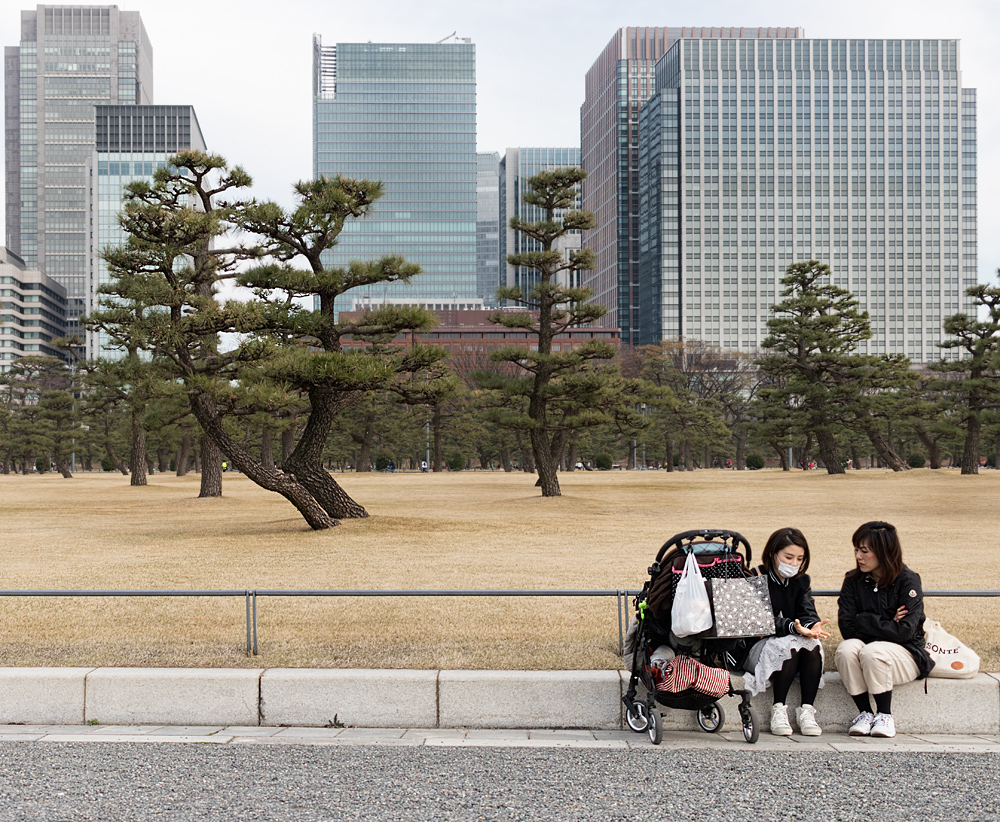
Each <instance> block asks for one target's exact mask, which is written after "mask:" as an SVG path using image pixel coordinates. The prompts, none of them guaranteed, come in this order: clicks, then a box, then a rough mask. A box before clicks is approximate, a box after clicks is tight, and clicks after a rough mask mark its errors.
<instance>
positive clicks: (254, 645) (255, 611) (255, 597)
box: [253, 591, 257, 656]
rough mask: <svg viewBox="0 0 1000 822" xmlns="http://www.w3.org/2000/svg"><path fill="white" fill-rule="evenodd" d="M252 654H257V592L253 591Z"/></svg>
mask: <svg viewBox="0 0 1000 822" xmlns="http://www.w3.org/2000/svg"><path fill="white" fill-rule="evenodd" d="M253 655H254V656H257V592H256V591H254V592H253Z"/></svg>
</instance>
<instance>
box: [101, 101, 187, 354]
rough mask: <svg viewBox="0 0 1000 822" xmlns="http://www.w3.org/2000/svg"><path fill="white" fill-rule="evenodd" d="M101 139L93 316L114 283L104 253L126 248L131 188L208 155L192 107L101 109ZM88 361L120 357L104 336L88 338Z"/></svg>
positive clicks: (115, 107)
mask: <svg viewBox="0 0 1000 822" xmlns="http://www.w3.org/2000/svg"><path fill="white" fill-rule="evenodd" d="M95 121H96V140H95V143H94V145H93V146H92V147H91V158H90V161H89V166H88V167H89V178H90V181H91V186H90V190H89V191H90V199H89V201H88V211H89V216H90V222H91V227H92V234H91V240H90V254H89V260H88V264H89V269H88V277H87V282H88V286H89V290H88V294H87V313H90V312H91V311H94V310H96V309H97V308H98V297H99V295H98V291H97V290H98V288H100V286H102V285H104V284H105V283H107V282H108V281H109V279H110V278H109V275H108V267H107V264H106V263H105V262H104V260H103V259H102V258H101V252H102V251H103V250H104V249H105V248H108V247H109V246H112V247H113V246H117V245H121V244H122V243H124V242H125V240H126V237H125V234H124V232H123V231H122V229H121V226H120V225H119V224H118V214H119V212H120V211H121V207H122V197H123V195H124V192H125V186H126V185H128V184H129V183H131V182H134V181H137V180H145V181H148V182H152V179H153V172H155V171H156V169H157V168H162V167H164V166H166V164H167V158H168V157H169V156H170V155H171V154H176V153H177V152H178V151H181V150H184V149H196V150H199V151H205V150H206V146H205V139H204V137H203V136H202V133H201V127H200V126H199V125H198V118H197V116H196V115H195V113H194V109H193V108H192V107H191V106H144V105H142V106H134V105H130V106H121V105H119V106H97V107H96V111H95ZM86 342H87V357H88V359H95V358H97V357H114V356H116V355H117V354H118V353H119V352H116V351H114V350H113V348H112V347H111V346H110V345H109V342H108V339H107V335H106V334H104V333H103V332H96V331H88V332H87V334H86Z"/></svg>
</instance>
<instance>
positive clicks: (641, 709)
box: [625, 702, 649, 734]
mask: <svg viewBox="0 0 1000 822" xmlns="http://www.w3.org/2000/svg"><path fill="white" fill-rule="evenodd" d="M633 711H634V713H633ZM625 721H626V722H627V723H628V726H629V728H631V729H632V730H633V731H635V732H636V733H637V734H641V733H642V732H643V731H645V730H646V729H647V728H649V710H648V709H647V708H646V706H645V705H644V704H643V703H642V702H633V703H632V708H631V709H630V710H627V711H625Z"/></svg>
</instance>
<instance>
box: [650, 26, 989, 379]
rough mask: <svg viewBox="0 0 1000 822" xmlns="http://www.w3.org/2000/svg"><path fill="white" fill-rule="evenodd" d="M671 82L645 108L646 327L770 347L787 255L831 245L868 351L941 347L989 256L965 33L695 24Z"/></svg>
mask: <svg viewBox="0 0 1000 822" xmlns="http://www.w3.org/2000/svg"><path fill="white" fill-rule="evenodd" d="M656 88H657V90H656V93H655V95H654V97H653V98H652V99H651V100H650V101H649V103H648V104H647V105H646V106H645V107H644V108H643V110H642V113H641V115H640V123H639V130H640V145H639V157H640V160H639V168H640V206H639V208H640V212H641V215H642V218H641V232H640V254H641V264H640V304H641V306H642V315H641V320H640V322H641V327H642V333H641V336H640V341H641V342H642V343H653V342H656V341H658V340H660V339H669V338H674V337H680V336H682V337H686V338H689V339H696V340H703V341H705V342H708V343H711V344H713V345H718V346H721V347H723V348H726V349H740V350H744V351H753V350H755V349H757V348H758V347H759V346H760V345H761V343H762V342H763V340H764V339H765V337H766V336H767V327H766V323H767V320H768V318H769V316H770V313H769V312H770V308H771V306H772V305H773V304H775V303H776V302H777V301H778V300H779V299H780V284H779V280H780V278H781V277H782V275H783V274H784V271H785V269H786V267H787V266H788V265H789V264H791V263H793V262H800V261H805V260H810V259H816V260H820V261H821V262H825V263H827V264H829V265H830V268H831V270H832V281H833V284H835V285H837V286H840V287H842V288H845V289H848V290H850V291H851V292H852V293H853V294H854V295H855V296H856V297H857V298H858V300H859V301H860V303H861V307H862V308H863V309H866V310H867V311H868V312H869V314H870V317H871V324H872V333H873V336H872V339H871V340H869V341H868V342H867V343H863V344H862V345H861V351H862V353H871V354H905V355H906V356H908V357H909V358H910V359H911V360H912V361H914V362H929V361H933V360H937V359H939V358H940V357H941V356H942V351H941V350H940V349H939V348H938V347H937V346H938V343H940V342H941V341H942V339H943V330H942V322H943V320H944V318H945V317H947V316H949V315H951V314H954V313H956V312H958V311H965V312H969V313H974V309H973V306H972V304H971V301H970V300H969V298H967V297H966V296H965V289H966V288H967V287H969V286H971V285H974V284H975V283H976V266H977V260H976V220H977V218H976V94H975V90H974V89H969V88H964V87H963V86H962V75H961V68H960V62H959V43H958V41H956V40H818V39H814V40H806V39H799V40H786V41H780V40H778V41H766V40H756V41H754V40H720V39H715V40H710V39H707V40H701V41H694V40H681V41H679V42H677V43H676V44H675V45H674V46H673V47H672V48H671V49H670V50H669V51H668V52H667V53H666V54H665V55H664V57H663V58H662V59H661V60H660V61H659V62H658V63H657V67H656ZM945 353H946V354H948V355H949V356H951V355H953V354H954V355H957V354H955V352H945Z"/></svg>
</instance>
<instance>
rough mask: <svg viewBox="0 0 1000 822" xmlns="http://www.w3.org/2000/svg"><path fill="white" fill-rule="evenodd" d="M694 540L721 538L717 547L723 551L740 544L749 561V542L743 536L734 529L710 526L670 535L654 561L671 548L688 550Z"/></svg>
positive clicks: (733, 549) (735, 548) (737, 546)
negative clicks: (712, 527)
mask: <svg viewBox="0 0 1000 822" xmlns="http://www.w3.org/2000/svg"><path fill="white" fill-rule="evenodd" d="M694 540H706V541H710V540H722V544H720V545H719V547H720V548H721V549H722V550H724V551H725V550H729V551H738V550H739V548H740V547H741V546H742V548H743V550H744V552H745V553H746V563H747V565H749V564H750V562H751V549H750V543H749V542H748V541H747V538H746V537H745V536H743V535H742V534H740V533H738V532H736V531H729V530H722V529H718V530H717V529H711V528H705V529H699V530H695V531H685V532H684V533H682V534H677V535H675V536H673V537H671V538H670V539H668V540H667V541H666V542H665V543H663V547H662V548H660V550H659V552H658V553H657V554H656V562H657V563H659V562H661V561H662V560H663V557H664V556H665V555H666V553H667V552H668V551H669V550H670V549H672V548H680V549H682V550H685V549H686V548H687V549H688V550H689V546H690V543H692V542H694ZM684 543H688V546H685V545H684Z"/></svg>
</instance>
